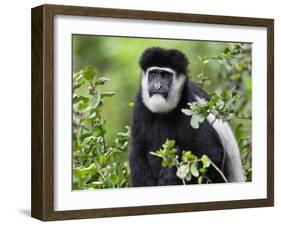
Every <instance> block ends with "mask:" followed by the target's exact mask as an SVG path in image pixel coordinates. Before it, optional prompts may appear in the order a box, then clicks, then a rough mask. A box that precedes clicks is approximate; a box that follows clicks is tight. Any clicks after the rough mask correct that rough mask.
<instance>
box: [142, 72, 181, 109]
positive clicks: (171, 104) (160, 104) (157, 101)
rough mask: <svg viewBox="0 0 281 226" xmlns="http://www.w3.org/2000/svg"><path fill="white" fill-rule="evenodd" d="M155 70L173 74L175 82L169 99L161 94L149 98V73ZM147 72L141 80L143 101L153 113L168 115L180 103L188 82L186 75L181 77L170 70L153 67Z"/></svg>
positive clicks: (143, 73)
mask: <svg viewBox="0 0 281 226" xmlns="http://www.w3.org/2000/svg"><path fill="white" fill-rule="evenodd" d="M155 68H157V69H162V70H167V71H170V72H172V73H173V81H172V84H171V88H170V92H169V94H168V97H167V99H165V98H164V97H163V96H162V95H160V94H154V95H152V96H151V97H150V96H149V90H148V87H149V86H148V73H147V72H148V71H149V70H151V69H155ZM146 71H147V72H146V73H145V72H142V79H141V87H142V101H143V103H144V105H145V106H146V107H147V108H148V109H149V110H150V111H152V112H153V113H167V112H170V111H172V110H173V109H174V108H176V106H177V105H178V103H179V101H180V98H181V93H182V89H183V87H184V84H185V81H186V75H184V74H180V75H179V76H176V73H175V71H174V70H172V69H170V68H160V67H151V68H149V69H147V70H146Z"/></svg>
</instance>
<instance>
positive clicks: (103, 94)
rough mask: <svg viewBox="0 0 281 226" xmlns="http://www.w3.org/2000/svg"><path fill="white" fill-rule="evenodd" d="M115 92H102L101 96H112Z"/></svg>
mask: <svg viewBox="0 0 281 226" xmlns="http://www.w3.org/2000/svg"><path fill="white" fill-rule="evenodd" d="M115 94H116V93H115V92H102V93H101V97H112V96H114V95H115Z"/></svg>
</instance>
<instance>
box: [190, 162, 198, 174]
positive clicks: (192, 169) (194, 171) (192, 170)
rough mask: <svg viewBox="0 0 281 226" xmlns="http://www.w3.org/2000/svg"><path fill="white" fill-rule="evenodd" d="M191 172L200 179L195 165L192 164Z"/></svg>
mask: <svg viewBox="0 0 281 226" xmlns="http://www.w3.org/2000/svg"><path fill="white" fill-rule="evenodd" d="M190 171H191V174H192V175H193V176H194V177H198V176H199V171H198V169H197V167H196V165H195V163H192V164H191V166H190Z"/></svg>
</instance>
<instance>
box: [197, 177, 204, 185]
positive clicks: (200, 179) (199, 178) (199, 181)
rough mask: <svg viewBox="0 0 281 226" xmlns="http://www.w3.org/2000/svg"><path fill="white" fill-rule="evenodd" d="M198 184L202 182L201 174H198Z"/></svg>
mask: <svg viewBox="0 0 281 226" xmlns="http://www.w3.org/2000/svg"><path fill="white" fill-rule="evenodd" d="M197 181H198V184H202V182H203V177H202V176H200V177H198V180H197Z"/></svg>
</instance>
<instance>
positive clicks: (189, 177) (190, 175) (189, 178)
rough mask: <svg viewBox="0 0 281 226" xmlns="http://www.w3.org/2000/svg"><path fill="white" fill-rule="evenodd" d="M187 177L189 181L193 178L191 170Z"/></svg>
mask: <svg viewBox="0 0 281 226" xmlns="http://www.w3.org/2000/svg"><path fill="white" fill-rule="evenodd" d="M185 179H186V180H187V181H191V179H192V174H191V172H189V173H188V174H187V175H186V177H185Z"/></svg>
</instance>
